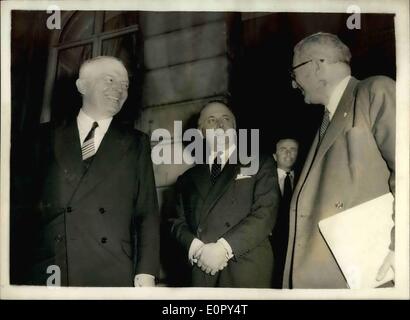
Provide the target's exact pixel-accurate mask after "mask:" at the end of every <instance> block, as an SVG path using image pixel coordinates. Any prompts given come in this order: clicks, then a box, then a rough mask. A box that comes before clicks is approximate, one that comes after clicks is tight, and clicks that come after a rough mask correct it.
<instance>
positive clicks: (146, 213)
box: [29, 56, 159, 287]
mask: <svg viewBox="0 0 410 320" xmlns="http://www.w3.org/2000/svg"><path fill="white" fill-rule="evenodd" d="M76 85H77V88H78V91H79V92H80V94H81V95H82V98H83V104H82V107H81V109H80V112H79V113H78V116H77V118H76V119H73V120H71V121H67V123H65V124H63V125H61V126H57V127H55V128H54V127H53V128H52V127H51V126H49V127H48V128H44V129H45V130H44V132H43V136H42V139H41V143H40V147H39V151H38V157H39V161H38V163H39V167H38V171H37V174H38V175H39V176H38V180H39V181H41V187H40V188H39V190H40V205H39V212H38V220H39V230H38V241H37V242H36V248H35V262H34V265H33V267H32V270H31V276H30V279H29V280H30V282H31V283H32V284H36V285H46V284H48V281H47V280H48V279H49V277H50V272H49V271H50V270H49V269H48V268H49V267H50V266H51V267H52V268H53V269H52V270H53V271H54V270H55V269H54V268H56V267H57V268H58V273H59V275H60V278H61V285H63V286H90V287H117V286H121V287H128V286H133V285H135V286H154V285H155V277H158V274H159V213H158V204H157V198H156V192H155V184H154V183H155V182H154V175H153V170H152V162H151V157H150V142H149V139H148V137H147V136H146V135H144V134H143V133H141V132H139V131H137V130H134V129H132V128H127V127H124V126H122V125H121V124H120V123H118V122H117V121H116V119H115V118H114V116H115V115H116V114H117V113H118V112H119V111H120V110H121V108H122V106H123V104H124V102H125V100H126V99H127V94H128V73H127V70H126V68H125V67H124V65H123V64H122V62H121V61H120V60H118V59H116V58H114V57H107V56H101V57H96V58H93V59H91V60H88V61H86V62H84V63H83V64H82V66H81V68H80V71H79V79H78V80H77V82H76ZM52 284H53V283H52ZM54 284H57V285H59V283H54Z"/></svg>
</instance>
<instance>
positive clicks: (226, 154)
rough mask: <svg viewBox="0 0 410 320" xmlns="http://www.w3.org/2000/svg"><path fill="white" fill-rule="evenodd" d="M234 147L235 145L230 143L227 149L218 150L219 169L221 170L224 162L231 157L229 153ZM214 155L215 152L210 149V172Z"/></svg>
mask: <svg viewBox="0 0 410 320" xmlns="http://www.w3.org/2000/svg"><path fill="white" fill-rule="evenodd" d="M235 149H236V146H235V145H234V144H231V145H230V146H229V148H228V150H224V151H219V152H218V153H219V154H220V157H221V170H223V168H224V167H225V164H226V163H227V162H228V160H229V158H230V157H231V155H232V153H233V152H234V151H235ZM216 155H217V152H215V151H213V150H212V151H211V154H210V155H209V157H208V164H209V172H211V169H212V164H213V163H214V160H215V158H216Z"/></svg>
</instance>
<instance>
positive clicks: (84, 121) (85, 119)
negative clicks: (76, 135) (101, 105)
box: [77, 108, 112, 135]
mask: <svg viewBox="0 0 410 320" xmlns="http://www.w3.org/2000/svg"><path fill="white" fill-rule="evenodd" d="M94 121H95V120H94V119H93V118H91V117H90V116H89V115H88V114H86V113H85V112H84V110H83V109H82V108H81V109H80V112H79V113H78V116H77V124H78V129H79V131H80V132H86V133H88V131H90V129H91V128H92V125H93V123H94ZM111 121H112V117H110V118H107V119H102V120H98V121H97V122H98V127H97V129H99V131H100V132H101V134H102V135H104V134H105V133H106V132H107V130H108V128H109V126H110V124H111Z"/></svg>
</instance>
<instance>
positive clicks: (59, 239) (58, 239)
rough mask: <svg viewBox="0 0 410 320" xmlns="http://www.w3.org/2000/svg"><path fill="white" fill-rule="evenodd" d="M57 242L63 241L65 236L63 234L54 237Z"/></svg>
mask: <svg viewBox="0 0 410 320" xmlns="http://www.w3.org/2000/svg"><path fill="white" fill-rule="evenodd" d="M54 240H55V242H61V241H62V240H63V236H62V235H61V234H58V235H56V237H55V238H54Z"/></svg>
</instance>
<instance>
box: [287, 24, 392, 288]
mask: <svg viewBox="0 0 410 320" xmlns="http://www.w3.org/2000/svg"><path fill="white" fill-rule="evenodd" d="M350 59H351V53H350V50H349V48H348V47H347V46H346V45H345V44H344V43H343V42H342V41H340V39H339V38H338V37H337V36H336V35H333V34H329V33H321V32H320V33H316V34H313V35H310V36H308V37H306V38H305V39H303V40H301V41H300V42H299V43H298V44H297V45H296V46H295V48H294V56H293V67H292V73H291V76H292V86H293V87H294V88H297V89H299V90H300V92H301V93H302V94H303V95H304V98H305V102H306V103H308V104H321V105H323V106H325V109H324V116H323V121H322V124H321V126H320V128H319V130H318V132H317V134H316V137H315V139H314V141H313V143H312V146H311V149H310V152H309V154H308V156H307V159H306V162H305V164H304V167H303V169H302V172H301V175H300V177H299V180H298V183H297V185H296V187H295V190H294V194H293V197H292V201H291V205H290V229H289V244H288V250H287V259H286V265H285V272H284V279H283V281H284V285H285V287H291V288H292V287H293V288H346V287H347V284H346V281H345V279H344V277H343V274H342V272H341V270H340V269H339V267H338V265H337V263H336V260H335V259H334V257H333V256H332V253H331V251H330V250H329V248H328V247H327V245H326V243H325V240H324V239H323V237H322V236H321V234H320V232H319V228H318V223H319V221H321V220H322V219H325V218H328V217H330V216H333V215H336V214H337V213H339V212H342V211H344V210H346V209H349V208H352V207H354V206H357V205H359V204H361V203H363V202H366V201H369V200H372V199H374V198H377V197H379V196H381V195H384V194H386V193H389V192H392V193H393V195H394V192H395V133H396V130H395V114H396V113H395V82H394V81H393V80H392V79H390V78H388V77H385V76H374V77H370V78H367V79H365V80H362V81H359V80H357V79H356V78H354V77H352V76H351V70H350ZM392 235H394V233H393V231H392ZM393 250H394V239H393V237H392V241H391V244H390V251H389V253H388V254H387V255H386V258H385V260H384V263H383V265H382V266H381V268H380V273H379V275H378V280H380V279H381V278H383V277H384V274H385V273H386V272H387V271H388V269H390V268H393V266H394V265H393V261H394V252H393Z"/></svg>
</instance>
